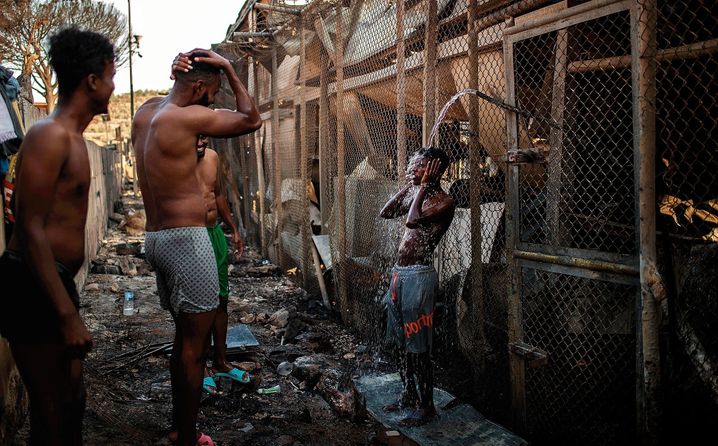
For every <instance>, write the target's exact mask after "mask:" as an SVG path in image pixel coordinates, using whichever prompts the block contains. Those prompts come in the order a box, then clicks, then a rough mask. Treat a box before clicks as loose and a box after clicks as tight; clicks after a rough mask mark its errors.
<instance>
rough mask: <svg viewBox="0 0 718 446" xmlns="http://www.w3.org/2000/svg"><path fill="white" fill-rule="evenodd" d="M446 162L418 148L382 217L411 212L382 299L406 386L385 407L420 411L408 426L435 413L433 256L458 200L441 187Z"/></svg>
mask: <svg viewBox="0 0 718 446" xmlns="http://www.w3.org/2000/svg"><path fill="white" fill-rule="evenodd" d="M448 166H449V158H448V157H447V156H446V154H445V153H444V152H443V151H441V150H438V149H434V148H423V149H421V150H419V152H418V153H417V154H416V156H415V157H414V158H413V159H412V160H411V162H410V163H409V168H408V169H407V179H408V180H409V184H407V185H406V186H405V187H404V188H403V189H401V190H400V191H399V192H397V193H396V195H394V196H393V197H392V198H391V199H390V200H389V201H388V202H387V203H386V204H385V205H384V208H382V210H381V213H380V216H381V217H382V218H396V217H400V216H402V215H405V214H407V213H408V216H407V219H406V230H405V231H404V237H403V238H402V240H401V244H400V245H399V252H398V254H397V261H396V265H395V266H394V268H393V270H392V274H391V282H390V285H389V290H388V291H387V294H386V297H385V298H384V304H385V305H386V308H387V340H388V341H389V342H390V343H393V344H395V345H397V346H398V347H399V349H400V351H401V356H402V361H401V362H402V364H401V365H400V367H399V368H400V375H401V378H402V383H403V387H404V388H403V391H402V393H401V395H400V397H399V400H398V401H397V402H396V403H395V404H390V405H388V406H386V407H384V410H386V411H396V410H401V409H405V408H413V409H416V410H414V411H413V412H412V414H411V415H410V416H409V417H407V418H405V419H403V420H402V421H401V423H402V424H404V425H407V426H418V425H422V424H425V423H427V422H429V421H431V420H432V419H433V418H434V417H436V415H437V413H436V408H435V407H434V395H433V394H434V377H433V365H432V363H431V345H432V336H433V324H434V299H435V297H436V293H437V291H438V286H439V283H438V276H437V274H436V271H435V270H434V267H433V266H432V255H433V252H434V249H435V248H436V246H437V245H438V244H439V241H440V240H441V237H443V236H444V234H445V233H446V231H447V230H448V229H449V226H450V225H451V221H452V220H453V218H454V210H455V208H456V206H455V204H454V200H452V198H451V197H450V196H449V195H448V194H447V193H446V192H444V191H443V190H442V189H441V183H440V180H441V176H442V175H443V173H444V171H445V170H446V168H447V167H448ZM416 186H419V187H418V188H417V187H416ZM417 386H418V391H417Z"/></svg>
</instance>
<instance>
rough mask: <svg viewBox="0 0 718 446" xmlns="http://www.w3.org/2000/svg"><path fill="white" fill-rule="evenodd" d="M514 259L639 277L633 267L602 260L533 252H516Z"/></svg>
mask: <svg viewBox="0 0 718 446" xmlns="http://www.w3.org/2000/svg"><path fill="white" fill-rule="evenodd" d="M513 254H514V257H517V258H519V259H525V260H533V261H536V262H544V263H552V264H556V265H565V266H572V267H574V268H584V269H590V270H594V271H606V272H610V273H615V274H627V275H637V274H638V269H637V268H636V267H635V266H632V265H625V264H622V263H612V262H604V261H602V260H593V259H583V258H580V257H571V256H561V255H553V254H545V253H542V252H531V251H521V250H518V249H516V250H514V252H513Z"/></svg>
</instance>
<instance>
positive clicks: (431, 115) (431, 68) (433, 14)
mask: <svg viewBox="0 0 718 446" xmlns="http://www.w3.org/2000/svg"><path fill="white" fill-rule="evenodd" d="M428 6H429V10H428V11H427V19H426V32H425V34H424V116H423V122H422V132H421V141H422V142H421V144H422V146H424V147H426V146H428V145H429V144H431V143H432V141H429V135H430V133H431V128H432V127H433V126H434V121H435V120H436V40H437V37H436V36H437V29H438V25H439V16H438V13H437V6H436V0H429V1H428Z"/></svg>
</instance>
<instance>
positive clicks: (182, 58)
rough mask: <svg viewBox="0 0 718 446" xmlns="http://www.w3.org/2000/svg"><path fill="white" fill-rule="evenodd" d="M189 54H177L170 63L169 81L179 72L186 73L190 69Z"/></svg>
mask: <svg viewBox="0 0 718 446" xmlns="http://www.w3.org/2000/svg"><path fill="white" fill-rule="evenodd" d="M190 56H191V53H179V54H178V55H177V57H175V59H174V60H173V61H172V73H171V74H170V79H172V80H175V79H176V78H177V76H176V74H177V73H179V72H184V73H187V72H188V71H189V70H191V69H192V59H190Z"/></svg>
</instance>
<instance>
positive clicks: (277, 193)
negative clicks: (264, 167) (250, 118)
mask: <svg viewBox="0 0 718 446" xmlns="http://www.w3.org/2000/svg"><path fill="white" fill-rule="evenodd" d="M277 72H278V69H277V47H276V46H274V47H272V78H271V80H270V82H271V88H272V155H273V156H274V166H273V168H274V194H273V198H274V200H273V201H274V218H275V219H276V234H275V240H276V242H275V243H276V244H277V251H276V252H277V263H279V266H280V267H281V268H283V267H284V265H283V263H284V262H283V260H282V258H283V257H284V251H283V250H282V164H281V162H280V157H279V151H280V148H279V142H278V140H279V90H278V88H279V85H278V84H279V82H278V79H277V77H278V73H277Z"/></svg>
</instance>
